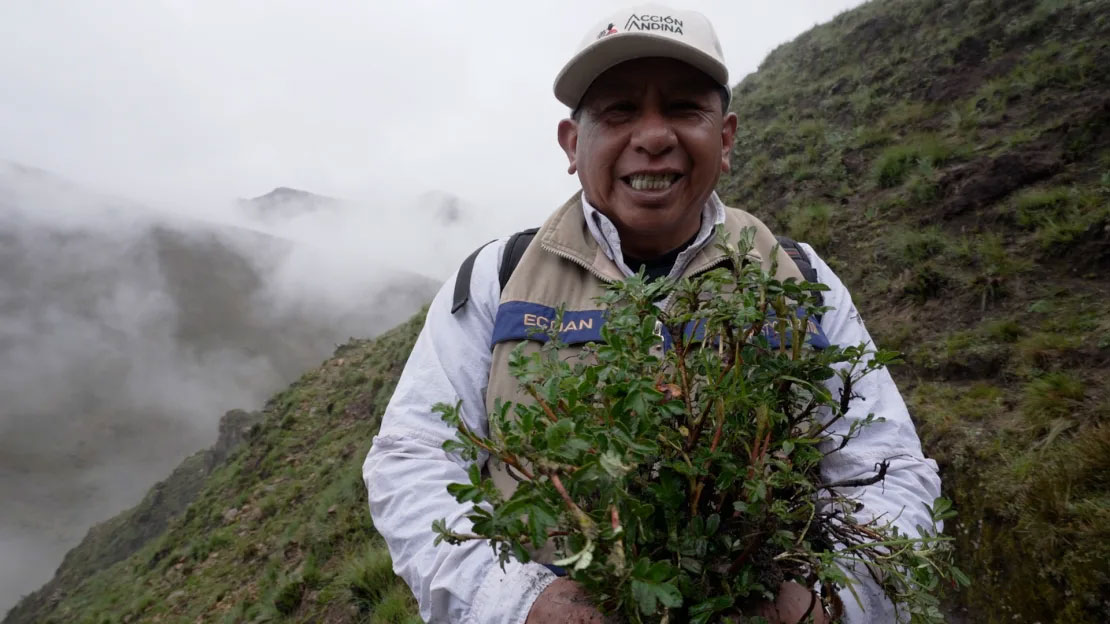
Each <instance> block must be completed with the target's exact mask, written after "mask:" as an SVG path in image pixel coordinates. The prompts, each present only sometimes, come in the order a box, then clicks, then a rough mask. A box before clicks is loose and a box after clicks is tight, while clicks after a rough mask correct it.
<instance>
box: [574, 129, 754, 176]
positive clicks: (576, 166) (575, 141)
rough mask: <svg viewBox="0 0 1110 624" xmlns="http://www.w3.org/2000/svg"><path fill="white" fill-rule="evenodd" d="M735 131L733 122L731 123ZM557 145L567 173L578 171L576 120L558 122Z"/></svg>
mask: <svg viewBox="0 0 1110 624" xmlns="http://www.w3.org/2000/svg"><path fill="white" fill-rule="evenodd" d="M733 130H734V131H735V124H734V125H733ZM559 147H561V148H563V152H565V153H566V155H567V161H569V162H570V166H568V167H567V173H574V172H576V171H578V122H577V121H575V120H573V119H564V120H562V121H560V122H559Z"/></svg>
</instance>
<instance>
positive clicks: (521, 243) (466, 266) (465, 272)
mask: <svg viewBox="0 0 1110 624" xmlns="http://www.w3.org/2000/svg"><path fill="white" fill-rule="evenodd" d="M538 231H540V229H539V228H529V229H527V230H523V231H521V232H517V233H516V234H513V235H512V236H510V237H509V242H507V243H505V252H504V254H503V255H502V256H501V270H500V271H498V272H497V281H498V283H500V284H501V290H504V289H505V284H508V283H509V277H511V276H512V274H513V271H514V270H515V269H516V265H518V264H520V258H521V256H523V255H524V250H525V249H528V245H529V244H531V243H532V239H533V238H535V237H536V232H538ZM492 242H493V241H490V242H489V243H492ZM489 243H486V244H485V245H482V246H481V247H479V248H477V249H475V250H474V253H472V254H470V255H469V256H467V257H466V260H463V262H462V265H461V266H459V274H458V275H457V276H455V296H454V299H453V300H452V305H451V314H455V313H456V312H458V311H459V310H461V309H463V307H465V306H466V302H467V301H470V277H471V274H473V273H474V261H475V260H477V259H478V254H479V253H481V251H482V250H483V249H485V248H486V246H487V245H489Z"/></svg>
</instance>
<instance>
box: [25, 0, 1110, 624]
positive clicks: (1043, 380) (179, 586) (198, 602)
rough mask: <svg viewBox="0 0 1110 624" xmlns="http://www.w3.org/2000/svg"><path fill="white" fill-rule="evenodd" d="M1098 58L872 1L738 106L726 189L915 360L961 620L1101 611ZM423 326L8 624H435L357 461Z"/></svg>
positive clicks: (901, 374)
mask: <svg viewBox="0 0 1110 624" xmlns="http://www.w3.org/2000/svg"><path fill="white" fill-rule="evenodd" d="M718 26H719V28H721V29H722V30H723V29H727V28H728V25H727V24H720V25H718ZM1108 42H1110V0H1101V1H1089V0H1088V1H1078V0H1076V1H1065V0H1055V1H1046V0H1042V1H1035V0H1007V1H1005V2H1002V1H998V2H984V1H981V0H971V1H968V2H943V1H939V0H876V1H875V2H872V3H869V4H867V5H865V6H863V7H861V8H859V9H857V10H855V11H852V12H849V13H846V14H843V15H841V16H839V17H838V18H837V19H835V20H834V21H833V22H831V23H830V24H826V25H823V26H820V27H817V28H815V29H813V30H811V31H810V32H808V33H806V34H804V35H802V36H801V37H799V38H798V40H796V41H794V42H792V43H790V44H787V45H784V46H782V47H781V48H779V49H778V50H776V51H775V52H774V53H772V54H771V55H770V56H769V57H768V59H767V60H766V61H765V62H764V64H763V66H762V67H761V68H760V71H759V72H758V73H756V74H753V75H752V76H749V77H748V78H747V79H745V80H744V81H743V82H742V83H741V84H740V85H739V86H738V87H737V90H736V98H735V102H734V104H733V106H734V110H735V111H736V112H737V113H738V114H739V115H740V118H741V131H740V136H739V140H738V142H737V147H736V151H735V160H734V170H733V171H732V173H731V175H729V176H728V177H727V179H725V180H724V181H723V182H722V185H721V192H722V194H723V196H724V197H725V199H726V200H727V201H728V202H729V203H731V204H732V205H737V206H742V207H746V208H749V209H751V210H753V211H755V212H757V213H758V214H760V215H761V216H762V217H764V218H765V219H766V220H767V221H768V222H769V223H771V224H772V225H773V226H775V227H776V228H777V229H780V230H783V231H785V232H786V233H789V234H791V235H793V236H794V237H795V238H798V239H800V240H806V241H809V242H811V243H813V244H814V246H815V247H816V248H817V250H818V251H819V252H820V253H821V254H822V255H823V256H824V257H825V258H827V259H828V260H829V261H830V263H831V264H832V265H833V267H834V268H835V269H836V270H837V271H838V272H839V273H840V274H841V275H842V277H844V279H845V280H846V281H847V283H848V284H849V286H850V287H851V289H852V290H853V292H854V294H855V298H856V302H857V304H858V305H859V306H860V308H861V309H862V311H863V313H864V314H865V317H866V319H867V321H868V326H869V328H870V329H871V330H872V332H873V333H874V334H875V335H876V337H877V338H878V340H879V341H880V342H881V343H883V345H884V346H887V347H893V348H899V349H902V350H903V351H905V352H906V354H907V357H906V363H905V364H904V365H902V366H900V367H899V368H898V369H897V370H896V371H895V374H896V377H897V379H898V381H899V383H900V384H901V386H902V388H903V389H904V391H905V394H906V396H907V399H908V400H909V402H910V404H911V406H912V409H913V412H914V414H915V417H916V418H917V420H918V423H919V427H920V430H921V433H922V437H923V439H924V442H925V445H926V448H927V451H928V452H929V453H930V454H931V455H932V456H934V457H936V458H937V459H938V461H939V462H940V464H941V466H942V470H943V475H944V478H945V488H946V490H947V492H948V493H949V494H950V495H951V496H953V497H954V498H955V499H956V500H957V503H958V505H959V507H960V512H961V516H960V519H959V522H957V523H955V524H952V525H950V526H949V530H950V532H951V533H952V534H953V535H955V536H956V537H957V538H958V542H959V547H960V551H959V552H960V557H961V559H962V566H963V567H964V569H965V570H967V571H968V572H969V573H970V575H971V576H972V577H973V580H974V583H975V584H974V585H973V586H972V587H971V588H970V589H969V590H968V591H967V592H966V594H964V595H959V596H953V597H952V609H953V613H954V614H956V615H957V616H961V615H962V616H963V617H964V618H966V620H967V621H973V622H1003V621H1005V622H1028V623H1032V622H1042V623H1047V622H1061V623H1063V622H1067V623H1075V622H1104V621H1107V620H1110V606H1108V604H1107V602H1106V598H1105V597H1106V596H1107V595H1110V570H1108V568H1107V566H1108V563H1107V562H1110V546H1108V545H1110V483H1108V481H1110V389H1108V387H1107V382H1106V381H1105V379H1107V374H1108V373H1110V370H1108V369H1110V279H1108V278H1107V277H1106V274H1107V269H1110V123H1108V120H1110V47H1108V46H1110V43H1108ZM419 327H420V320H419V318H417V319H413V320H412V321H410V322H408V323H406V324H404V325H402V326H400V327H398V328H397V329H395V330H394V331H392V332H390V333H388V334H385V335H383V336H382V337H381V338H379V339H377V340H374V341H355V342H352V343H351V344H348V345H346V346H344V347H342V348H340V349H339V350H338V351H337V352H336V354H335V356H334V357H333V358H332V359H330V360H328V361H327V362H325V363H324V364H323V366H321V367H320V368H319V369H317V370H315V371H312V372H310V373H308V374H306V375H305V376H304V377H303V378H302V379H301V380H300V381H298V382H297V383H296V384H294V385H293V386H291V387H290V388H289V389H288V390H286V391H285V392H283V393H282V394H280V395H278V396H276V397H274V398H273V399H272V400H271V401H270V402H269V404H268V405H267V406H266V408H265V410H264V411H263V414H262V420H261V422H259V423H258V424H256V425H254V426H253V427H251V428H250V429H249V430H248V431H247V434H246V439H245V441H244V442H243V443H242V445H241V446H240V447H239V449H238V450H236V451H234V452H232V453H231V454H230V455H229V456H228V457H227V458H226V459H225V460H223V461H221V462H218V463H216V464H215V465H213V466H212V467H211V468H210V473H209V474H208V476H207V477H206V480H205V482H204V484H203V487H201V488H200V489H199V490H198V491H196V492H195V493H192V494H189V495H188V498H189V499H190V500H191V504H189V505H188V507H187V509H186V511H184V512H183V513H180V514H176V515H174V514H169V515H170V516H172V519H170V520H168V521H167V523H168V524H167V528H166V529H165V531H164V532H162V533H161V534H160V535H158V536H157V537H155V538H153V539H150V540H148V541H146V542H143V543H141V544H136V543H135V541H134V540H131V541H127V543H128V545H129V546H128V547H129V548H130V549H132V550H133V552H131V553H130V554H129V556H127V557H126V558H124V559H121V560H119V561H116V562H115V563H113V564H111V565H110V566H109V567H107V568H103V569H100V568H101V567H103V564H104V563H106V562H107V561H106V560H104V559H96V558H94V557H74V558H72V562H73V566H74V567H72V568H70V569H65V567H64V566H63V569H64V571H65V572H66V575H65V578H66V579H69V580H67V582H65V583H59V584H57V585H55V586H53V587H49V586H48V589H49V591H44V592H40V593H39V594H36V595H35V596H33V597H32V599H31V600H27V601H25V602H24V603H22V604H21V606H20V607H19V608H17V609H16V610H15V611H13V612H12V613H11V614H9V616H8V618H7V619H6V620H5V622H40V621H45V622H94V623H98V624H99V623H101V622H111V623H114V622H139V621H144V622H146V621H150V622H199V621H204V622H209V621H212V622H240V621H255V622H260V621H288V622H319V621H323V622H375V623H384V622H410V621H411V622H415V621H418V620H417V619H416V617H415V611H414V605H413V603H412V599H411V597H410V596H409V594H408V590H407V589H406V588H405V587H404V585H403V584H402V583H401V582H400V581H398V580H396V579H395V578H394V577H393V576H392V574H391V572H390V563H389V558H388V555H387V553H386V551H385V550H384V548H383V546H382V545H381V542H380V538H379V537H377V536H376V534H375V533H374V531H373V528H372V526H371V524H370V520H369V516H368V514H367V513H366V507H365V491H364V488H363V485H362V483H361V480H360V479H361V477H360V471H359V467H360V464H361V462H362V459H363V457H364V454H365V452H366V450H367V446H368V444H369V441H370V439H371V437H372V435H373V432H374V431H375V429H376V427H377V425H378V422H379V419H380V416H381V412H382V409H383V408H384V406H385V403H386V401H387V399H388V397H389V395H390V393H391V392H392V389H393V386H394V384H395V383H396V379H397V375H398V374H399V372H400V370H401V368H402V366H403V365H404V362H405V359H406V357H407V354H408V352H409V349H410V348H411V345H412V342H413V340H414V339H415V336H416V333H417V332H418V330H419ZM180 502H181V501H180V500H179V501H178V503H180ZM181 508H184V506H181ZM140 515H141V514H140ZM140 526H141V525H140V524H137V523H135V522H133V521H131V520H130V519H127V518H125V519H124V521H121V522H119V523H117V524H116V525H113V526H112V527H109V528H110V529H111V531H112V532H113V533H112V534H113V535H116V536H117V537H119V539H121V540H123V539H124V538H125V537H126V535H128V534H129V532H130V531H137V530H138V529H139V527H140ZM102 534H103V533H102V532H101V533H98V532H97V531H95V530H94V532H93V533H91V534H90V538H89V539H93V537H94V536H95V535H102ZM139 541H140V542H141V540H139ZM90 549H91V545H90ZM90 552H93V550H90ZM98 570H99V571H98Z"/></svg>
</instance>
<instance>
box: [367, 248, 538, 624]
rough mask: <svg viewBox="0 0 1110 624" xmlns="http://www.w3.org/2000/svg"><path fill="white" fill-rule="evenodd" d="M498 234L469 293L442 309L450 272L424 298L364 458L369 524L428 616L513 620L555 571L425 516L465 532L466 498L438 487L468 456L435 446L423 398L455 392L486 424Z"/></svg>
mask: <svg viewBox="0 0 1110 624" xmlns="http://www.w3.org/2000/svg"><path fill="white" fill-rule="evenodd" d="M506 241H507V239H503V240H500V241H497V242H496V243H494V244H491V245H488V246H487V247H486V248H485V249H483V250H482V251H481V252H480V253H479V255H478V257H477V259H476V261H475V264H474V271H473V273H472V278H471V291H470V292H471V296H470V301H469V302H468V303H467V305H466V306H465V307H464V308H463V309H462V310H460V311H459V312H458V313H457V314H451V304H452V295H453V291H454V286H455V278H454V277H452V278H451V279H449V280H448V281H447V283H446V284H444V285H443V287H442V288H441V289H440V291H439V293H438V294H437V295H436V297H435V299H434V300H433V301H432V304H431V307H430V308H429V310H428V316H427V320H426V321H425V324H424V328H423V330H422V331H421V332H420V336H419V337H418V338H417V340H416V345H415V346H414V347H413V350H412V353H411V355H410V356H409V359H408V362H407V363H406V364H405V369H404V371H403V372H402V373H401V378H400V380H399V381H398V383H397V388H396V390H395V391H394V393H393V397H392V398H391V399H390V401H389V405H388V406H387V407H386V409H385V415H384V416H383V418H382V426H381V430H380V432H379V433H378V435H377V436H376V437H375V438H374V442H373V446H372V447H371V449H370V452H369V453H368V454H367V457H366V461H365V463H364V464H363V479H364V481H365V483H366V488H367V491H368V493H369V500H370V513H371V516H372V517H373V520H374V526H375V527H376V528H377V530H378V532H379V533H381V535H382V536H383V537H384V538H385V541H386V544H387V546H388V547H389V552H390V555H391V556H392V557H393V568H394V570H395V571H396V572H397V574H398V575H399V576H400V577H401V578H403V579H404V580H405V582H406V583H408V585H409V588H411V589H412V592H413V594H414V595H415V596H416V600H417V602H418V603H419V605H420V615H421V617H422V618H423V619H424V620H425V621H427V622H466V623H473V624H495V623H506V624H521V623H523V622H524V620H525V619H526V618H527V615H528V611H529V610H530V609H531V606H532V603H533V602H534V601H535V599H536V597H538V596H539V594H540V593H541V592H542V591H543V590H544V589H545V588H546V587H547V586H548V585H549V584H550V583H551V582H552V581H553V580H554V579H555V576H554V575H553V574H552V573H551V572H550V571H549V570H548V569H547V568H545V567H544V566H542V565H540V564H537V563H527V564H523V563H520V562H517V561H512V562H510V563H507V564H506V565H505V566H504V569H502V567H501V565H500V564H499V562H498V561H497V558H496V556H495V554H494V552H493V550H492V549H491V548H490V547H489V545H488V544H486V543H485V542H479V541H472V542H466V543H464V544H461V545H459V546H451V545H447V544H440V545H438V546H436V545H434V544H433V542H434V540H435V534H434V533H433V532H432V522H433V521H435V520H439V519H441V518H445V519H446V520H447V525H448V526H449V527H451V528H452V529H454V530H455V531H459V532H467V531H469V530H470V523H469V521H467V519H466V514H467V513H468V511H469V510H470V508H471V506H470V504H469V503H466V504H461V503H459V502H457V501H456V500H455V498H454V497H453V496H452V495H450V494H448V493H447V485H448V484H449V483H455V482H466V481H468V477H467V474H466V469H467V467H468V464H467V463H466V462H464V461H463V460H461V459H460V458H459V457H458V456H457V455H453V454H452V455H448V454H447V453H445V452H444V451H443V448H442V444H443V442H444V441H445V440H447V439H450V438H453V437H454V430H453V429H451V428H450V427H448V426H447V425H446V424H445V423H444V422H443V421H442V420H441V419H440V416H439V414H436V413H433V412H432V406H433V405H434V404H436V403H440V402H444V403H450V404H454V403H455V402H457V401H462V417H463V419H464V420H465V421H466V423H467V425H468V426H470V427H471V428H472V429H474V430H475V431H478V432H481V433H482V434H483V435H485V434H487V433H488V421H487V418H486V409H485V392H486V386H487V384H488V379H489V368H490V354H491V351H490V338H491V336H492V333H493V320H494V316H495V314H496V311H497V305H498V302H499V300H500V296H501V293H500V285H499V284H498V279H497V271H498V265H499V263H500V258H501V252H502V250H503V249H504V246H505V243H506ZM484 461H485V458H479V462H481V463H484Z"/></svg>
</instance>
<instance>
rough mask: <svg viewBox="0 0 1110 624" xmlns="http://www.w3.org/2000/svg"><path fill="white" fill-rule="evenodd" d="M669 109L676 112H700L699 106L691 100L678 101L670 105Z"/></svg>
mask: <svg viewBox="0 0 1110 624" xmlns="http://www.w3.org/2000/svg"><path fill="white" fill-rule="evenodd" d="M671 109H673V110H676V111H692V110H701V105H700V104H698V103H697V102H695V101H693V100H678V101H676V102H673V103H672V104H671Z"/></svg>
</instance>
